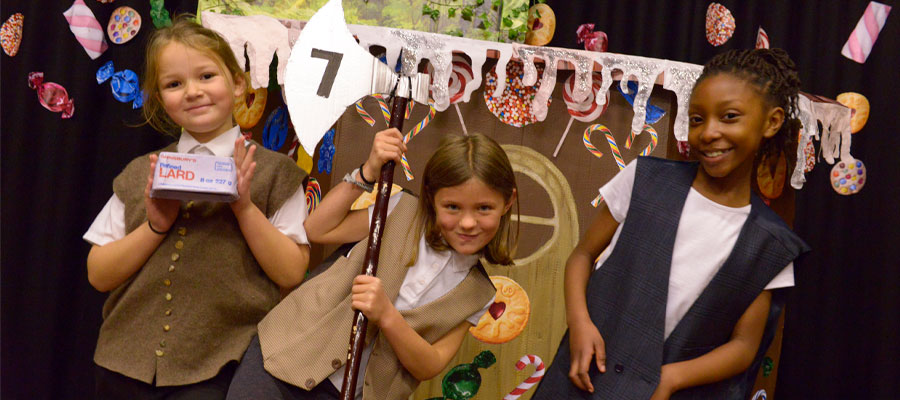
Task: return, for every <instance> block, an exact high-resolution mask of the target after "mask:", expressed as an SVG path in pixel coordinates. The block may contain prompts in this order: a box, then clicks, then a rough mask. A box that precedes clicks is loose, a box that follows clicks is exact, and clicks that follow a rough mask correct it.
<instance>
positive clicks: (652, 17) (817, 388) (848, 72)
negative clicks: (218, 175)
mask: <svg viewBox="0 0 900 400" xmlns="http://www.w3.org/2000/svg"><path fill="white" fill-rule="evenodd" d="M85 2H86V3H87V5H88V7H90V8H91V9H92V10H93V12H94V14H95V15H96V16H97V19H98V20H99V21H100V23H101V25H103V26H104V27H105V25H106V21H107V20H108V18H109V15H110V14H111V13H112V11H113V10H114V9H115V8H116V7H119V6H130V7H133V8H135V9H136V10H137V11H138V12H139V13H140V14H141V15H142V16H144V17H146V19H145V20H144V22H143V27H142V30H141V33H140V34H139V35H138V36H137V38H136V39H134V40H132V41H131V42H129V43H127V44H124V45H113V44H110V49H109V50H107V51H106V52H105V53H104V54H103V55H102V56H100V57H99V58H98V59H97V60H91V59H90V58H89V57H88V56H87V54H86V53H85V52H84V50H83V49H82V48H81V47H80V45H79V44H78V43H77V42H76V40H75V38H74V37H73V35H72V34H71V32H70V31H69V29H68V25H67V24H66V21H65V19H64V18H63V16H62V12H63V11H64V10H65V9H67V8H68V7H69V6H70V5H71V2H70V1H69V0H63V1H27V0H7V1H4V2H3V3H2V5H0V18H2V19H3V20H4V21H5V20H6V19H7V18H9V16H10V15H12V14H13V13H16V12H21V13H23V14H25V28H24V38H23V42H22V47H21V49H20V50H19V54H18V55H17V56H15V57H14V58H10V57H8V56H6V55H5V54H4V55H2V56H0V60H2V61H0V76H2V80H0V92H2V98H0V118H2V120H0V123H2V124H0V146H2V148H0V149H2V155H0V157H2V159H0V161H2V165H0V173H2V175H0V179H2V199H0V206H2V210H0V218H2V220H0V221H2V232H0V234H2V247H0V251H2V265H0V267H2V269H0V283H2V286H0V295H2V296H0V302H2V321H0V326H2V331H0V335H2V336H0V343H2V348H0V352H2V353H0V354H2V364H0V372H2V377H0V384H2V392H0V395H2V397H3V398H4V399H50V398H52V399H85V398H91V397H92V396H91V393H92V390H93V362H92V355H93V350H94V345H95V342H96V338H97V332H98V329H99V326H100V322H101V318H100V309H101V306H102V303H103V300H104V299H105V295H104V294H102V293H98V292H96V291H95V290H94V289H93V288H91V287H90V285H89V284H88V282H87V279H86V272H85V259H86V256H87V252H88V249H89V246H88V244H86V243H85V242H84V241H82V240H81V235H82V234H83V233H84V231H85V230H86V229H87V228H88V226H89V225H90V223H91V221H92V220H93V218H94V216H95V215H96V214H97V212H99V211H100V209H101V208H102V207H103V204H104V203H105V202H106V200H107V199H108V197H109V195H110V193H111V182H112V179H113V177H115V175H116V174H118V172H119V171H120V170H121V168H122V167H123V166H124V165H125V164H126V163H127V162H128V161H129V160H131V159H132V158H133V157H135V156H137V155H139V154H143V153H144V152H147V151H150V150H153V149H156V148H159V147H161V146H163V145H164V144H165V143H167V142H168V141H170V140H171V139H168V138H166V137H164V136H162V135H160V134H158V133H156V132H154V131H152V130H151V129H149V128H147V127H132V125H135V124H136V123H138V122H139V121H140V118H139V112H138V111H135V110H132V109H131V105H130V104H124V103H119V102H117V101H115V100H114V99H113V97H112V95H111V93H110V89H109V83H105V84H103V85H98V84H97V83H96V80H95V79H94V74H95V72H96V70H97V68H99V67H100V66H101V65H102V64H103V63H105V62H106V61H108V60H113V61H114V62H115V67H116V70H117V71H118V70H121V69H123V68H129V69H132V70H134V71H136V72H138V73H140V72H141V66H142V62H143V47H144V43H145V41H146V39H147V37H148V32H150V31H151V30H152V29H153V27H152V24H151V21H150V19H149V5H148V4H146V3H147V2H145V1H139V0H118V1H116V2H114V3H112V4H101V3H99V2H97V1H94V0H85ZM548 3H549V4H550V5H551V7H552V8H553V9H554V10H555V12H556V18H557V28H556V34H555V37H554V40H553V41H552V42H551V43H550V45H552V46H558V47H570V48H578V45H577V44H576V43H575V29H576V28H577V26H578V25H580V24H582V23H588V22H590V23H594V24H596V29H597V30H602V31H605V32H606V33H607V34H608V36H609V51H611V52H616V53H624V54H632V55H640V56H646V57H654V58H667V59H672V60H678V61H685V62H692V63H698V64H702V63H704V62H705V61H706V60H708V59H709V58H710V57H712V56H713V55H715V54H718V53H719V52H722V51H724V50H727V49H732V48H746V47H752V46H753V45H754V43H755V38H756V31H757V28H758V27H759V26H762V27H763V28H764V29H765V30H766V31H767V32H768V34H769V38H770V41H771V44H772V47H781V48H784V49H786V50H787V51H788V52H789V53H790V54H791V56H792V57H793V59H794V60H795V61H796V62H797V64H798V67H799V70H800V76H801V79H802V81H803V90H804V91H806V92H810V93H815V94H820V95H823V96H826V97H830V98H834V97H836V96H837V95H838V94H839V93H842V92H847V91H855V92H859V93H862V94H864V95H865V96H867V97H868V99H869V101H870V103H871V107H872V112H871V116H870V117H869V122H868V124H867V125H866V127H865V128H864V129H863V130H862V131H861V132H860V133H858V134H856V135H854V136H853V147H852V153H853V155H854V156H856V157H857V158H859V159H861V160H862V161H864V162H865V163H866V167H867V169H868V173H869V182H868V183H867V184H866V186H865V188H864V189H863V190H862V192H861V193H859V194H857V195H855V196H849V197H844V196H839V195H837V194H836V193H834V191H832V190H831V188H830V186H829V180H828V174H829V172H830V170H831V166H830V165H828V164H825V163H824V162H822V163H820V164H819V165H817V166H816V168H815V170H814V171H813V172H812V173H810V174H808V175H807V179H808V182H807V184H806V186H805V187H804V188H803V190H801V191H800V192H799V193H798V195H797V200H796V220H795V229H796V231H797V232H798V233H799V234H800V236H801V237H803V238H804V239H805V240H806V241H807V242H808V243H809V244H810V245H811V246H812V247H813V252H812V253H811V254H810V255H809V256H807V257H806V258H804V259H803V260H801V261H800V262H798V263H797V265H796V272H795V274H796V280H797V286H796V288H795V289H794V290H793V291H792V293H791V294H790V298H789V303H788V306H787V321H786V324H785V334H784V349H783V352H782V358H781V365H780V367H779V370H778V373H779V376H778V378H779V379H778V385H777V388H776V397H777V398H778V399H832V398H834V399H837V398H852V399H886V398H897V397H898V396H900V382H898V379H897V378H896V376H897V371H898V367H900V363H898V361H897V359H898V357H900V346H898V343H900V334H898V332H900V313H898V312H897V311H896V305H898V304H900V290H898V288H900V268H898V266H900V262H898V261H897V260H896V256H895V253H894V252H893V251H891V249H892V248H894V247H893V246H896V245H897V242H898V239H900V228H898V226H900V216H898V213H897V212H896V210H894V211H891V210H892V209H894V208H895V207H896V206H892V205H891V204H892V203H891V202H892V201H896V199H898V198H900V191H898V185H900V168H898V167H897V165H898V164H897V161H896V160H897V153H898V151H900V138H898V135H897V134H896V133H895V132H894V127H895V126H897V123H898V117H897V114H898V107H897V102H896V96H897V93H898V89H900V87H898V83H897V81H898V78H900V76H898V73H897V71H898V64H900V52H898V50H897V49H898V48H900V40H898V38H900V34H898V26H900V23H898V18H900V16H898V15H897V13H900V9H896V6H898V5H900V4H898V2H897V1H895V0H885V1H883V3H885V4H888V5H891V6H894V7H895V9H894V12H893V13H892V14H891V15H890V16H889V17H888V20H887V25H886V26H885V28H884V30H883V31H882V32H881V35H880V36H879V39H878V41H877V42H876V44H875V46H874V49H873V51H872V54H871V56H870V57H869V59H868V61H867V62H866V63H865V64H862V65H860V64H857V63H855V62H853V61H851V60H848V59H846V58H844V57H843V56H841V55H840V49H841V47H842V46H843V44H844V42H845V41H846V40H847V37H848V36H849V34H850V32H851V30H852V29H853V28H854V27H855V26H856V23H857V21H858V19H859V18H860V16H861V15H862V12H863V10H864V9H865V8H866V5H867V4H868V2H867V1H863V0H848V1H824V0H823V1H791V2H768V1H737V0H733V1H721V3H722V4H723V5H725V6H726V7H727V8H728V9H729V10H731V12H732V13H733V14H734V16H735V18H736V20H737V29H736V31H735V34H734V36H733V37H732V38H731V40H729V41H728V42H727V43H726V44H725V45H723V46H720V47H713V46H711V45H709V44H708V43H707V42H706V39H705V31H704V22H705V13H706V7H707V5H708V4H709V2H708V1H699V0H694V1H678V2H672V1H623V0H620V1H599V0H597V1H580V2H574V1H562V0H556V1H553V0H550V1H548ZM166 8H167V9H168V10H169V11H170V12H194V11H195V10H196V4H195V2H192V1H177V0H168V1H166ZM31 71H43V72H44V73H45V80H46V81H49V82H57V83H59V84H61V85H63V86H64V87H65V88H66V89H67V90H68V92H69V95H70V96H71V97H73V98H74V99H75V115H74V117H73V118H71V119H68V120H63V119H60V118H59V114H57V113H51V112H49V111H47V110H45V109H44V108H42V107H41V106H40V104H39V103H38V101H37V99H36V94H35V92H34V91H33V90H30V89H29V88H28V85H27V75H28V73H29V72H31ZM770 398H771V397H770Z"/></svg>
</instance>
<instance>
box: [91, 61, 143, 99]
mask: <svg viewBox="0 0 900 400" xmlns="http://www.w3.org/2000/svg"><path fill="white" fill-rule="evenodd" d="M110 79H112V80H111V81H110V85H109V87H110V89H111V90H112V94H113V97H114V98H115V99H116V100H118V101H120V102H122V103H127V102H129V101H130V102H132V103H131V108H133V109H138V108H141V107H143V106H144V92H143V91H142V90H141V84H140V83H139V82H138V75H137V74H136V73H135V72H134V71H132V70H130V69H123V70H121V71H118V72H115V66H113V62H112V61H107V62H106V64H103V65H102V66H101V67H100V69H98V70H97V84H98V85H99V84H102V83H103V82H106V81H107V80H110Z"/></svg>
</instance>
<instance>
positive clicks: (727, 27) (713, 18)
mask: <svg viewBox="0 0 900 400" xmlns="http://www.w3.org/2000/svg"><path fill="white" fill-rule="evenodd" d="M734 27H735V23H734V16H733V15H731V11H729V10H728V9H727V8H725V6H723V5H721V4H719V3H709V7H707V9H706V41H707V42H709V44H711V45H713V46H716V47H718V46H721V45H723V44H725V42H727V41H728V39H731V35H733V34H734Z"/></svg>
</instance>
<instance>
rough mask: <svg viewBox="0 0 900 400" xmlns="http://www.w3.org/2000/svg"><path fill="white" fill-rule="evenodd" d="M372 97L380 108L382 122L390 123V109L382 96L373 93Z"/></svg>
mask: <svg viewBox="0 0 900 400" xmlns="http://www.w3.org/2000/svg"><path fill="white" fill-rule="evenodd" d="M372 97H374V98H375V100H377V101H378V107H379V108H381V116H382V117H384V123H385V124H386V125H390V124H391V110H390V109H389V108H388V105H387V103H385V102H384V96H382V95H380V94H373V95H372Z"/></svg>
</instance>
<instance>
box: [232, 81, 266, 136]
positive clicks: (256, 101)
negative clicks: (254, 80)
mask: <svg viewBox="0 0 900 400" xmlns="http://www.w3.org/2000/svg"><path fill="white" fill-rule="evenodd" d="M244 81H245V82H249V80H247V79H245V80H244ZM268 97H269V91H268V89H266V88H264V87H261V88H259V89H253V88H247V90H245V91H244V95H243V96H241V97H235V99H234V113H233V115H234V120H235V121H237V123H238V125H240V126H241V129H250V128H253V127H254V126H256V124H257V123H259V119H260V118H262V115H263V111H264V110H265V109H266V98H268Z"/></svg>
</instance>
